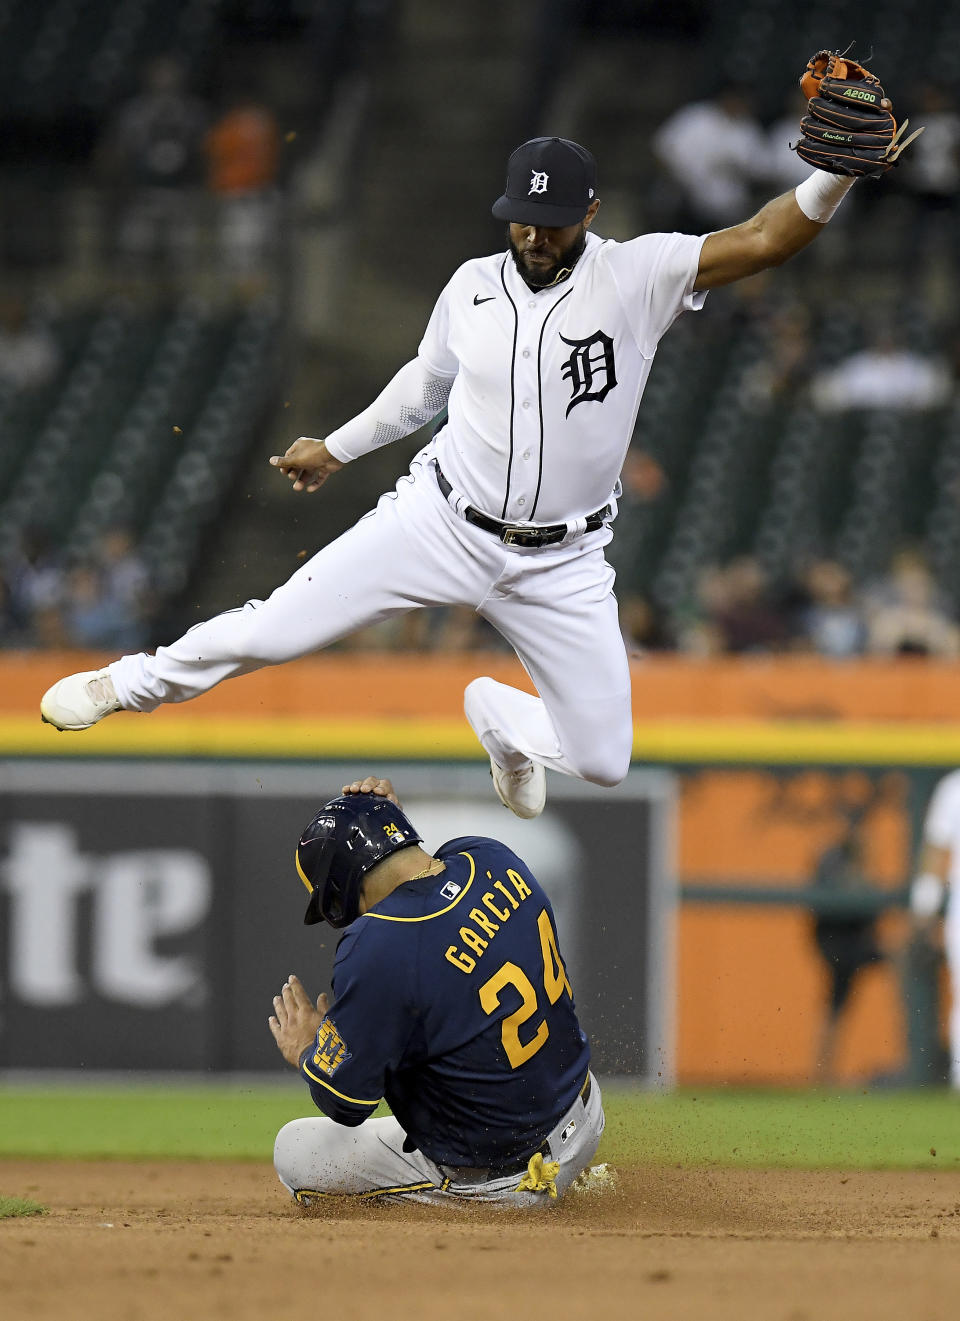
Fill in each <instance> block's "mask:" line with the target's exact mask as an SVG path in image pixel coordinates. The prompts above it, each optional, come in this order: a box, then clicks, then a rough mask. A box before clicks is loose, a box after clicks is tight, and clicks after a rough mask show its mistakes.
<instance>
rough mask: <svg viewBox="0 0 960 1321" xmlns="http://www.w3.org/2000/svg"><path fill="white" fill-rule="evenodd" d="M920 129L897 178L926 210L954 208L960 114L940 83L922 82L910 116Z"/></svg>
mask: <svg viewBox="0 0 960 1321" xmlns="http://www.w3.org/2000/svg"><path fill="white" fill-rule="evenodd" d="M914 115H915V116H916V117H915V122H916V123H917V124H923V126H924V129H923V132H922V133H921V134H920V136H919V137H918V138H917V139H916V141H915V142H914V143H913V144H912V145H911V147H910V150H909V151H908V152H905V153H904V157H903V163H902V164H901V165H900V166H899V167H898V171H897V182H898V183H899V184H900V185H901V186H902V187H904V188H906V189H907V190H908V191H909V192H910V193H911V194H912V195H913V196H914V197H915V198H916V199H917V201H918V202H920V204H921V205H922V206H923V207H924V208H925V209H926V210H930V211H950V212H952V211H954V210H955V209H956V205H957V196H958V194H960V114H958V113H957V109H956V106H955V104H954V101H953V99H952V98H951V97H950V95H949V94H948V93H947V91H946V89H945V88H943V87H938V86H937V85H936V84H935V83H924V84H923V86H922V87H921V89H920V92H919V105H918V107H917V110H916V112H914V111H912V110H911V112H910V118H911V120H914Z"/></svg>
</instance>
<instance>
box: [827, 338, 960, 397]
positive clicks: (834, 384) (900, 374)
mask: <svg viewBox="0 0 960 1321" xmlns="http://www.w3.org/2000/svg"><path fill="white" fill-rule="evenodd" d="M952 393H953V377H952V375H951V373H950V370H949V368H948V367H947V365H946V363H945V362H943V361H942V360H940V359H938V358H928V357H925V356H924V355H923V354H921V353H915V352H914V351H913V350H912V349H908V348H905V347H904V346H903V345H902V344H900V343H899V342H898V340H897V338H896V336H895V335H894V334H893V332H892V331H891V330H889V329H881V330H878V331H877V332H876V334H875V336H874V339H873V343H872V344H870V345H869V347H867V348H865V349H861V350H860V352H859V353H854V354H852V355H851V356H850V357H849V358H846V359H845V360H844V361H843V362H840V363H838V364H837V366H836V367H833V368H830V369H828V370H827V371H825V372H821V373H820V374H819V375H818V376H816V377H815V378H814V381H813V401H814V403H815V405H816V406H817V407H818V408H820V409H823V410H824V411H825V412H841V411H843V410H845V409H852V408H891V409H898V410H901V411H903V412H919V411H922V410H923V409H927V408H939V407H941V406H942V405H943V404H945V403H947V401H948V400H949V398H950V396H951V394H952Z"/></svg>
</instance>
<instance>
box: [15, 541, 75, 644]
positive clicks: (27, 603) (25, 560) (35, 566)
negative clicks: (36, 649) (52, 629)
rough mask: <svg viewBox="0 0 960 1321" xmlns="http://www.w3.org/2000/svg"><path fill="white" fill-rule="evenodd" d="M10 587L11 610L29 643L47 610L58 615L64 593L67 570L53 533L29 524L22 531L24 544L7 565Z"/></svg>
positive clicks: (26, 641) (19, 629)
mask: <svg viewBox="0 0 960 1321" xmlns="http://www.w3.org/2000/svg"><path fill="white" fill-rule="evenodd" d="M4 573H5V575H6V580H7V585H8V589H9V598H10V601H9V609H10V611H11V614H12V618H13V620H14V622H15V625H16V628H17V629H18V631H19V633H20V634H21V636H22V637H23V639H24V641H25V644H26V645H32V641H33V639H34V638H35V635H36V633H37V630H38V620H39V618H40V617H41V616H42V615H44V614H45V613H46V615H47V616H51V615H56V614H57V613H58V612H59V610H60V604H61V602H62V600H63V596H64V569H63V564H62V562H61V559H60V556H59V554H58V553H57V551H56V549H55V548H54V546H53V542H52V541H51V538H50V535H49V533H48V532H47V531H46V529H44V528H42V527H28V528H25V529H24V530H23V531H22V532H21V534H20V545H19V546H18V548H17V550H16V552H15V553H14V554H13V555H12V556H11V557H10V559H9V560H7V562H6V564H5V565H4Z"/></svg>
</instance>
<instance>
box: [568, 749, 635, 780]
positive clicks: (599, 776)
mask: <svg viewBox="0 0 960 1321" xmlns="http://www.w3.org/2000/svg"><path fill="white" fill-rule="evenodd" d="M631 744H632V740H631ZM631 751H632V746H623V747H619V748H617V747H612V748H610V747H607V748H584V749H583V751H582V752H581V754H580V755H579V756H578V757H577V758H576V760H575V765H576V770H577V775H578V776H579V777H580V779H581V780H588V781H589V782H590V783H591V784H599V785H600V786H601V788H603V789H613V788H614V787H615V786H616V785H618V784H619V783H620V782H621V780H623V779H624V777H625V776H626V774H627V771H628V770H629V769H630V755H631Z"/></svg>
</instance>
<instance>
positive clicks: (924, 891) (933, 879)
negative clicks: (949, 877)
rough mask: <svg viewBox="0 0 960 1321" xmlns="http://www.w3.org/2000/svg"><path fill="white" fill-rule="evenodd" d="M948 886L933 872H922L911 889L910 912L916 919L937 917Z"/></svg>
mask: <svg viewBox="0 0 960 1321" xmlns="http://www.w3.org/2000/svg"><path fill="white" fill-rule="evenodd" d="M945 891H946V886H945V885H944V883H943V881H941V879H940V877H939V876H934V874H933V872H931V871H925V872H922V873H921V874H920V875H919V876H918V877H917V878H916V879H915V880H914V882H913V884H912V885H911V887H910V912H911V913H912V914H913V915H914V917H935V916H936V914H937V913H939V911H940V906H941V904H942V903H943V896H944V893H945Z"/></svg>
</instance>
